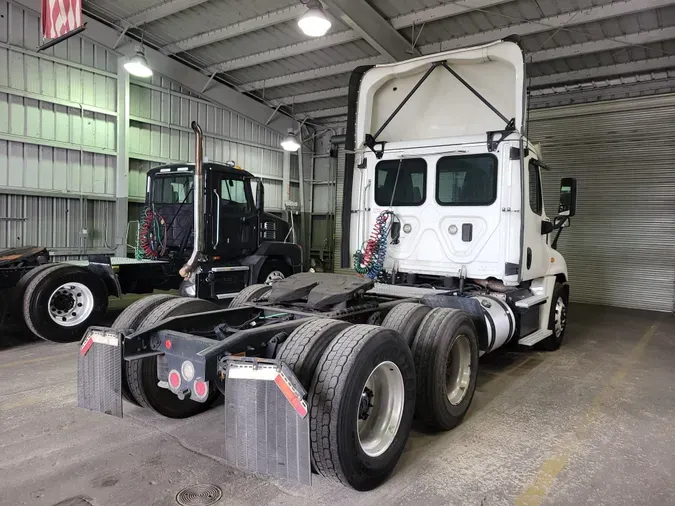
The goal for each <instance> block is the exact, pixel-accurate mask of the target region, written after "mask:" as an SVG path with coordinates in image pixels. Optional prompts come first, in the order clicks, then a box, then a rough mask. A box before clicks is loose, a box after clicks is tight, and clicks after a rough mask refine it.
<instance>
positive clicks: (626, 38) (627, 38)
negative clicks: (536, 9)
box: [530, 26, 675, 62]
mask: <svg viewBox="0 0 675 506" xmlns="http://www.w3.org/2000/svg"><path fill="white" fill-rule="evenodd" d="M668 39H675V26H669V27H667V28H658V29H656V30H649V31H646V32H639V33H631V34H627V35H619V36H618V37H613V38H612V39H601V40H594V41H591V42H582V43H580V44H572V45H570V46H561V47H556V48H553V49H545V50H543V51H537V52H536V53H532V56H531V59H530V61H532V62H541V61H547V60H555V59H557V58H570V57H572V56H579V55H582V54H588V53H599V52H600V51H609V50H612V49H621V48H628V47H629V46H631V45H636V44H639V45H642V44H649V43H650V42H658V41H660V40H668Z"/></svg>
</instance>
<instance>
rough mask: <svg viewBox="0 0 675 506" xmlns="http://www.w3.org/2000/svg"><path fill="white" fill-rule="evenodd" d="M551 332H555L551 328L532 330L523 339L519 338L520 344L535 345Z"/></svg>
mask: <svg viewBox="0 0 675 506" xmlns="http://www.w3.org/2000/svg"><path fill="white" fill-rule="evenodd" d="M551 334H553V331H552V330H551V329H541V330H537V331H536V332H532V333H531V334H530V335H529V336H525V337H523V338H522V339H519V340H518V344H522V345H523V346H534V345H535V344H537V343H538V342H539V341H543V340H544V339H546V338H547V337H548V336H550V335H551Z"/></svg>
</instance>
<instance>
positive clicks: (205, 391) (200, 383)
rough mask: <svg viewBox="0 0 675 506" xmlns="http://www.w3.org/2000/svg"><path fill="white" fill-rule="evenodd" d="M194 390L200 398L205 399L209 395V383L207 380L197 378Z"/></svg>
mask: <svg viewBox="0 0 675 506" xmlns="http://www.w3.org/2000/svg"><path fill="white" fill-rule="evenodd" d="M194 390H195V395H196V396H197V398H198V399H205V398H206V396H207V395H209V384H208V382H207V381H204V380H201V379H197V380H195V386H194Z"/></svg>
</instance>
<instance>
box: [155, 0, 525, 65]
mask: <svg viewBox="0 0 675 506" xmlns="http://www.w3.org/2000/svg"><path fill="white" fill-rule="evenodd" d="M354 1H357V2H358V3H360V2H362V1H363V0H354ZM510 1H512V0H464V2H463V5H461V6H460V5H458V4H444V5H440V6H438V7H431V8H429V9H424V10H422V11H418V12H416V13H413V14H405V15H403V16H398V17H395V18H393V19H391V22H388V21H386V20H384V18H382V17H381V16H379V14H377V13H375V14H377V16H378V17H380V19H382V20H383V22H384V24H385V25H387V28H386V30H384V32H382V30H381V29H380V28H377V27H376V26H375V25H378V26H379V25H381V24H382V23H381V22H379V21H377V22H373V23H372V26H371V25H368V26H369V27H371V28H372V29H373V30H375V29H376V28H377V30H375V31H373V32H370V33H380V32H382V33H384V36H383V37H381V38H383V40H384V38H387V40H388V38H389V37H393V38H394V39H395V40H399V39H402V40H403V41H405V38H404V37H403V36H401V35H400V34H399V33H398V32H396V30H398V29H401V28H405V27H407V26H411V25H413V24H421V23H425V22H427V21H433V20H436V19H442V18H447V17H452V16H456V15H458V14H462V13H464V12H467V11H471V10H473V9H480V8H485V7H491V6H494V5H498V4H503V3H506V2H510ZM334 3H339V2H334ZM349 3H351V1H350V2H349ZM328 4H329V5H333V4H332V3H330V2H328ZM369 8H370V7H369ZM305 9H306V7H305V6H303V5H302V4H299V5H296V6H293V7H289V8H287V9H282V10H280V11H277V12H276V13H272V14H270V15H269V16H270V18H269V19H267V18H265V16H260V17H259V18H255V19H253V20H248V21H242V22H241V23H238V24H236V25H232V26H231V27H225V28H220V29H218V30H213V31H212V32H207V33H205V34H200V35H196V36H194V37H191V38H190V39H185V40H184V41H180V42H176V43H174V44H171V45H169V46H166V47H165V48H164V49H165V50H167V51H169V52H173V53H175V52H180V51H187V50H189V49H192V48H195V47H199V46H204V45H206V44H211V43H213V42H217V41H218V40H224V39H226V38H229V37H235V36H237V35H241V34H243V33H246V32H247V31H251V30H254V29H258V28H264V27H265V26H270V25H272V24H275V23H280V22H283V21H288V20H290V19H293V18H294V17H300V16H301V15H302V14H303V13H304V11H305ZM370 9H372V8H370ZM340 12H342V11H340ZM363 12H367V9H366V10H365V11H363ZM363 12H362V11H360V10H359V15H362V14H363ZM249 22H250V25H247V26H246V27H243V28H246V31H242V27H241V26H240V25H244V24H247V23H249ZM262 23H265V24H262ZM347 24H348V25H349V26H351V27H352V28H353V29H352V30H345V31H342V32H338V33H334V34H331V35H327V36H325V37H319V38H316V39H312V40H308V41H303V42H299V43H296V44H291V45H288V46H285V47H280V48H277V49H272V50H270V51H264V52H261V53H256V54H252V55H248V56H243V57H241V58H235V59H234V60H229V61H226V62H222V63H217V64H215V65H211V66H210V67H209V71H211V72H229V71H232V70H237V69H242V68H246V67H251V66H253V65H260V64H262V63H267V62H270V61H275V60H278V59H280V58H288V57H289V56H295V55H298V54H303V53H307V52H310V51H317V50H319V49H323V48H326V47H331V46H336V45H339V44H346V43H347V42H352V41H355V40H359V39H362V38H363V39H365V40H367V41H368V42H369V43H370V44H371V45H372V46H373V47H374V48H376V49H377V50H378V51H379V52H380V53H381V54H383V55H385V56H386V57H387V58H390V57H391V55H389V53H387V52H386V51H384V46H383V45H382V44H379V43H378V42H377V41H374V40H373V37H372V36H371V35H369V34H368V33H365V32H364V30H362V29H361V28H359V27H358V26H357V25H355V24H354V23H349V22H348V23H347ZM363 24H364V26H365V23H363ZM249 27H252V28H250V29H249ZM392 32H393V33H395V34H396V35H395V36H394V35H392ZM397 54H398V55H399V56H402V59H408V58H411V57H412V56H414V55H415V54H417V53H413V50H412V45H411V44H410V43H409V42H407V41H405V51H404V52H403V53H397Z"/></svg>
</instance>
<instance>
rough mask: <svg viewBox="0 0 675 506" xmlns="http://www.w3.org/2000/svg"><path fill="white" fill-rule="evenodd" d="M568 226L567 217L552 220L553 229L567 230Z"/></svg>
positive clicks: (557, 217)
mask: <svg viewBox="0 0 675 506" xmlns="http://www.w3.org/2000/svg"><path fill="white" fill-rule="evenodd" d="M569 226H570V220H569V217H568V216H556V217H555V218H553V229H558V228H567V227H569Z"/></svg>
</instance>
